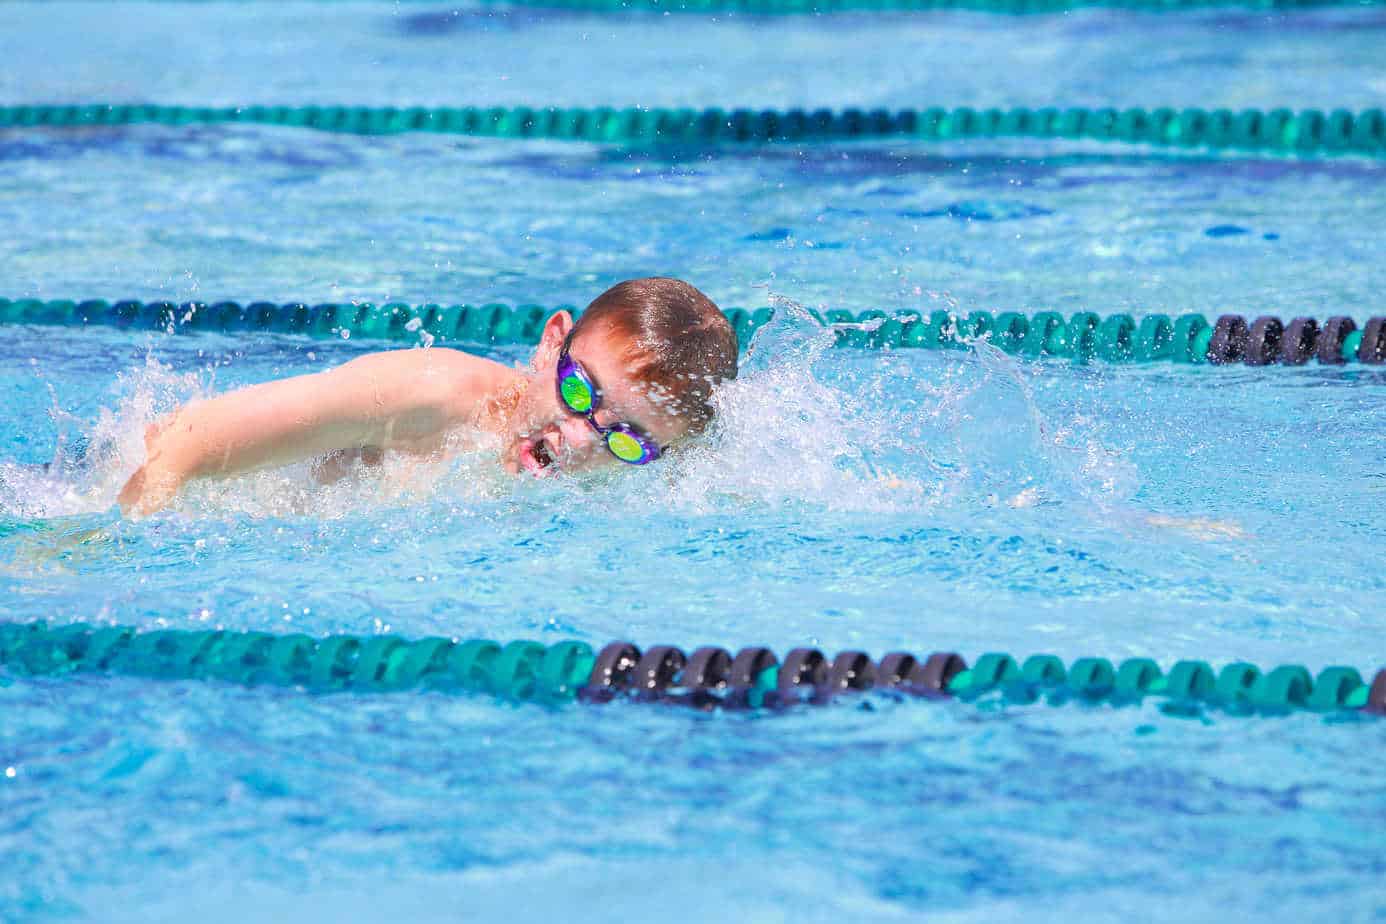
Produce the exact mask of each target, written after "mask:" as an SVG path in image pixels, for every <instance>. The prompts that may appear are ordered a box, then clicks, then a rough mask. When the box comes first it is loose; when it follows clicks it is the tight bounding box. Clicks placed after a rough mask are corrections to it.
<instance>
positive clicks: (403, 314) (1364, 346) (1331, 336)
mask: <svg viewBox="0 0 1386 924" xmlns="http://www.w3.org/2000/svg"><path fill="white" fill-rule="evenodd" d="M560 309H563V310H567V311H571V312H573V313H575V314H576V313H578V310H577V309H576V308H574V307H573V306H571V305H558V306H555V307H545V306H543V305H517V306H514V307H511V306H510V305H505V304H500V303H491V304H485V305H448V306H444V305H437V304H428V305H406V304H404V303H402V302H395V303H390V304H385V305H373V304H337V303H329V304H320V305H307V304H304V303H301V302H288V303H282V304H281V303H274V302H250V303H247V304H244V305H242V304H241V303H239V302H214V303H210V304H208V303H205V302H183V303H181V304H180V303H176V302H140V301H134V300H129V301H117V302H108V301H104V300H100V299H94V300H90V301H83V302H75V301H70V300H54V301H42V300H39V299H18V300H10V299H4V298H0V324H51V325H69V326H84V325H107V326H114V327H119V328H133V329H138V330H163V331H219V332H238V331H271V332H277V333H287V334H301V335H307V336H313V337H323V338H331V337H343V336H346V337H350V338H357V339H367V340H384V341H396V342H418V341H419V339H420V337H421V336H422V335H423V334H424V333H427V334H428V335H429V336H430V337H432V338H434V340H435V341H437V342H443V343H473V344H533V343H537V342H538V340H539V334H540V331H541V330H542V328H543V325H544V321H545V319H546V318H548V316H549V315H550V314H552V313H553V312H554V311H557V310H560ZM812 313H813V314H814V315H815V316H816V317H817V318H818V319H819V321H821V322H822V323H824V324H828V325H832V326H833V328H834V330H835V331H836V335H837V341H838V344H839V345H840V346H847V347H863V348H868V349H872V348H874V349H908V348H915V349H946V348H958V347H961V346H963V345H965V344H966V343H969V342H971V341H973V340H978V339H982V340H986V341H987V342H989V343H991V344H993V345H995V346H997V347H999V348H1000V349H1001V350H1003V351H1005V352H1007V353H1010V354H1013V355H1017V356H1024V357H1030V358H1040V357H1059V358H1068V359H1073V360H1077V361H1080V362H1084V361H1089V360H1099V361H1105V362H1173V363H1193V364H1213V365H1226V364H1232V363H1243V364H1246V365H1256V366H1262V365H1272V364H1277V365H1286V366H1298V365H1303V364H1304V363H1307V362H1309V361H1310V360H1314V361H1317V362H1318V363H1320V364H1323V365H1342V364H1345V363H1360V364H1363V365H1373V366H1376V365H1382V364H1383V363H1386V317H1374V318H1371V319H1369V320H1367V321H1366V322H1364V324H1363V325H1362V326H1361V327H1358V325H1357V322H1356V321H1354V320H1353V319H1352V318H1349V317H1345V316H1337V317H1330V318H1328V319H1327V320H1325V321H1323V322H1322V323H1320V322H1319V321H1317V320H1315V319H1314V318H1308V317H1301V318H1292V319H1291V320H1290V321H1288V322H1285V321H1281V320H1280V319H1279V318H1274V317H1269V316H1267V317H1259V318H1253V319H1251V320H1249V321H1248V320H1247V319H1246V318H1244V317H1242V316H1241V315H1235V314H1225V315H1222V316H1220V317H1218V318H1217V319H1215V320H1213V321H1211V322H1210V321H1209V320H1208V319H1207V318H1205V317H1204V316H1203V315H1200V314H1186V315H1182V316H1180V317H1177V318H1171V317H1169V316H1167V315H1163V314H1152V315H1146V316H1144V317H1142V318H1140V319H1139V320H1137V319H1136V318H1134V317H1133V316H1131V315H1129V314H1113V315H1108V316H1106V317H1102V316H1099V315H1097V314H1093V313H1092V312H1078V313H1076V314H1073V315H1071V316H1070V317H1068V318H1064V317H1063V315H1060V314H1059V313H1057V312H1053V311H1041V312H1038V313H1036V314H1032V315H1026V314H1021V313H1019V312H1014V311H1003V312H998V313H992V312H989V311H973V312H970V313H968V314H965V315H962V314H955V313H952V312H948V311H941V310H939V311H932V312H929V313H928V314H925V313H923V312H920V311H915V310H912V309H905V310H898V311H894V312H891V313H889V314H888V313H886V312H884V311H876V310H869V311H862V312H858V313H855V314H854V313H852V312H850V311H845V310H841V309H838V310H833V311H827V312H821V313H820V312H817V311H814V312H812ZM726 314H727V318H728V320H729V321H731V323H732V326H733V328H734V329H735V330H736V333H737V337H738V339H739V340H740V341H741V344H742V346H743V347H744V346H745V345H746V344H748V343H750V340H751V336H752V335H753V334H754V333H755V331H756V330H757V329H759V328H760V327H761V326H762V325H764V324H765V323H766V322H767V321H769V320H770V318H771V317H773V315H774V310H773V309H771V308H759V309H756V310H754V311H747V310H745V309H742V308H731V309H728V311H727V312H726Z"/></svg>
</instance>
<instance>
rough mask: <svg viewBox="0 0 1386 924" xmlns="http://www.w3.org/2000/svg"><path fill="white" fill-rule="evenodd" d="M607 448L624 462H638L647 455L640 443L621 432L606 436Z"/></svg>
mask: <svg viewBox="0 0 1386 924" xmlns="http://www.w3.org/2000/svg"><path fill="white" fill-rule="evenodd" d="M606 446H607V448H608V449H610V450H611V454H612V455H614V456H615V457H616V458H618V459H620V460H621V461H622V462H638V461H640V458H641V457H642V456H644V455H645V447H644V446H641V445H640V441H639V440H637V439H636V438H635V437H633V436H631V435H630V434H629V433H622V432H621V431H620V430H617V431H615V432H614V433H608V434H607V435H606Z"/></svg>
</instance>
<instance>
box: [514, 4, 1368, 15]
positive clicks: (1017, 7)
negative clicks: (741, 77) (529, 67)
mask: <svg viewBox="0 0 1386 924" xmlns="http://www.w3.org/2000/svg"><path fill="white" fill-rule="evenodd" d="M1381 2H1382V0H489V5H493V6H523V7H541V8H550V9H562V10H583V11H590V12H602V13H612V12H622V13H624V12H635V11H645V10H648V11H650V12H655V13H664V12H672V13H723V12H739V13H751V14H756V15H792V14H819V13H846V12H920V11H927V10H967V11H970V12H974V13H1000V14H1005V15H1024V14H1040V13H1062V12H1067V11H1070V10H1079V9H1087V8H1094V7H1100V8H1110V9H1121V10H1132V11H1140V12H1150V13H1164V12H1170V13H1172V12H1183V11H1189V10H1202V9H1224V8H1238V9H1251V10H1282V11H1289V10H1299V9H1314V8H1320V7H1336V6H1350V7H1351V6H1360V7H1369V6H1377V5H1379V4H1380V3H1381Z"/></svg>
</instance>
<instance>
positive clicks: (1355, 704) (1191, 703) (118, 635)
mask: <svg viewBox="0 0 1386 924" xmlns="http://www.w3.org/2000/svg"><path fill="white" fill-rule="evenodd" d="M0 667H5V668H7V669H8V670H9V671H11V672H12V673H15V674H19V675H26V676H55V675H63V674H70V673H109V674H126V675H133V676H140V677H151V678H160V679H169V680H220V681H226V682H231V683H241V684H279V685H288V686H299V687H304V688H307V689H309V690H314V691H324V692H328V691H339V692H348V691H356V692H373V693H374V692H388V691H397V690H406V689H432V690H455V691H472V692H484V693H490V694H493V695H495V696H499V697H503V698H505V699H509V700H519V701H529V702H540V703H548V704H561V703H565V702H570V701H572V700H575V699H577V700H582V701H584V702H592V703H602V702H609V701H611V700H614V699H632V700H636V701H646V702H660V703H668V704H674V705H684V706H691V707H694V708H699V709H715V708H726V709H735V708H757V709H784V708H789V707H795V706H799V705H826V704H828V703H831V702H833V701H835V700H837V699H839V698H845V697H848V696H851V695H862V694H868V693H872V692H875V693H878V694H886V695H893V696H921V697H931V698H944V697H950V698H956V699H960V700H965V701H971V700H977V699H979V698H982V697H989V698H993V699H994V698H1001V699H1003V700H1004V701H1007V702H1015V703H1033V702H1037V701H1041V700H1043V701H1045V702H1048V703H1050V704H1055V705H1057V704H1060V703H1066V702H1077V703H1088V704H1098V703H1106V704H1110V705H1130V704H1137V703H1140V702H1142V701H1143V700H1145V699H1154V700H1157V701H1159V703H1160V704H1161V708H1162V709H1164V710H1165V711H1166V712H1170V713H1173V714H1199V713H1202V712H1204V711H1206V710H1208V709H1218V710H1221V711H1224V712H1227V713H1232V714H1260V715H1284V714H1287V713H1290V712H1299V711H1310V712H1321V713H1345V712H1358V713H1363V712H1365V713H1373V714H1380V713H1382V712H1383V711H1386V669H1383V670H1380V671H1378V672H1377V673H1376V676H1375V678H1374V679H1373V680H1372V682H1371V683H1370V684H1368V683H1366V682H1365V681H1364V680H1363V679H1362V675H1361V674H1359V673H1358V672H1357V670H1355V669H1354V668H1351V667H1329V668H1325V669H1324V670H1322V671H1320V672H1319V674H1318V676H1317V677H1315V676H1313V675H1312V674H1311V673H1310V672H1309V670H1308V669H1307V668H1305V667H1303V666H1301V665H1298V664H1287V665H1284V666H1281V667H1276V668H1273V669H1270V670H1264V671H1263V670H1261V669H1260V668H1258V667H1256V666H1255V665H1253V664H1247V663H1245V662H1235V663H1232V664H1227V665H1225V666H1223V667H1222V668H1221V669H1218V670H1215V669H1214V668H1213V667H1212V666H1210V665H1209V664H1207V663H1205V662H1203V661H1180V662H1178V663H1176V664H1174V665H1173V666H1172V667H1171V668H1170V669H1169V671H1168V672H1166V671H1163V670H1162V669H1161V668H1160V667H1159V665H1157V664H1156V663H1155V662H1154V661H1152V660H1150V659H1149V658H1131V659H1128V660H1125V661H1122V662H1121V663H1119V664H1117V663H1113V662H1112V661H1109V660H1107V659H1105V658H1078V659H1077V660H1075V661H1073V662H1072V663H1069V664H1065V663H1064V662H1063V661H1062V660H1060V659H1059V658H1057V657H1055V656H1053V655H1044V654H1040V655H1034V656H1031V657H1029V658H1026V659H1024V660H1020V659H1018V658H1015V657H1013V656H1011V655H1008V654H1000V653H992V654H985V655H982V657H981V658H979V659H978V660H977V663H976V664H974V665H972V666H971V667H968V665H967V663H966V662H965V661H964V660H963V659H962V657H960V656H959V655H957V654H955V653H953V652H935V653H933V654H931V655H929V656H927V657H924V658H917V657H915V656H914V655H912V654H909V653H906V652H893V653H891V654H888V655H886V656H885V657H883V658H881V659H880V661H879V662H876V661H873V660H872V659H871V658H870V657H869V656H868V655H866V654H865V653H863V652H860V651H845V652H842V653H840V654H838V655H836V656H832V657H830V656H827V655H825V654H823V653H822V652H821V651H819V650H817V649H815V648H796V649H793V650H792V651H790V652H789V653H788V654H787V655H786V656H785V658H784V660H783V661H781V660H780V659H779V658H778V657H777V656H776V655H775V654H774V653H773V652H772V651H770V650H769V649H767V648H756V647H749V648H743V649H741V650H740V651H739V652H737V653H736V654H732V653H731V652H730V651H728V650H727V649H724V648H719V647H715V646H708V647H704V648H699V649H697V650H695V651H694V652H692V653H691V654H685V653H684V652H683V651H682V650H681V649H679V648H676V647H674V646H670V645H658V646H655V647H653V648H650V649H647V650H646V651H643V652H642V651H641V650H640V649H639V648H637V647H636V646H634V645H632V644H630V643H629V642H612V643H611V644H609V645H607V646H605V647H604V648H602V649H601V650H600V651H594V650H593V649H592V648H591V647H590V646H589V645H587V644H586V643H585V642H578V641H565V642H559V643H557V644H551V645H544V644H541V643H539V642H534V641H516V642H510V643H509V644H505V645H502V644H500V643H498V642H493V641H488V640H485V639H470V640H466V641H457V640H453V639H447V638H425V639H418V640H409V639H404V638H399V637H397V636H393V635H376V636H354V635H334V636H328V637H326V638H313V637H311V636H308V635H303V634H289V635H276V634H271V633H267V632H233V631H214V630H208V631H192V630H183V629H159V630H153V631H142V630H138V629H135V628H133V627H129V626H92V625H87V624H82V623H76V624H71V625H62V626H51V627H50V626H49V625H47V624H46V623H43V622H28V623H4V624H0Z"/></svg>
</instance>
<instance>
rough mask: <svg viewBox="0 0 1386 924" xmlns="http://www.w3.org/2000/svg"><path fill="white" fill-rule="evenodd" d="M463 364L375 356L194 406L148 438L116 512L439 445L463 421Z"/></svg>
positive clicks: (426, 355)
mask: <svg viewBox="0 0 1386 924" xmlns="http://www.w3.org/2000/svg"><path fill="white" fill-rule="evenodd" d="M469 360H470V358H469V357H465V355H464V354H460V353H454V352H452V351H447V350H399V351H394V352H388V353H374V354H371V355H368V356H362V357H360V358H358V359H354V360H352V361H351V362H349V363H346V364H344V365H342V366H339V367H337V368H336V369H332V370H330V371H328V372H320V373H316V374H313V375H303V376H297V377H295V378H291V379H283V380H280V381H277V382H266V383H264V384H261V385H252V386H250V387H249V388H242V389H239V390H237V391H233V392H228V393H226V394H224V395H218V396H217V397H215V398H209V399H206V400H201V401H194V402H191V403H189V404H187V405H185V406H183V407H181V408H179V409H178V410H176V411H174V412H173V413H172V414H171V415H169V416H168V417H165V418H164V419H163V420H161V421H159V422H158V423H156V424H154V425H153V426H151V427H150V428H149V430H148V431H147V432H146V434H145V443H146V445H147V447H148V450H149V451H148V457H147V459H146V461H145V464H144V465H143V466H142V467H141V468H140V469H139V470H138V471H136V472H135V474H134V475H132V476H131V478H130V480H129V482H127V483H126V485H125V487H124V488H123V489H122V490H121V492H120V497H119V501H120V505H121V508H122V509H123V510H125V511H126V512H134V513H138V514H148V513H152V512H154V511H155V510H158V509H159V508H160V507H162V506H164V505H165V504H167V503H168V502H169V501H170V500H172V498H173V497H174V496H175V495H176V494H177V493H178V491H179V489H180V488H182V486H183V485H184V484H185V483H187V482H188V481H190V480H191V479H194V478H209V477H227V476H231V475H237V474H241V473H243V472H250V471H254V470H256V469H262V468H271V467H274V466H279V465H286V464H288V463H291V462H297V461H300V460H303V459H309V458H312V457H314V456H318V455H322V454H323V453H327V452H331V451H333V450H338V449H361V448H366V447H372V448H378V449H390V448H395V447H401V446H411V445H417V444H418V443H419V442H420V441H423V440H427V439H429V438H432V437H436V436H438V435H440V434H441V433H443V432H444V431H445V430H446V429H447V428H448V427H449V426H451V425H453V424H454V423H456V422H457V418H458V417H459V416H460V410H461V408H462V405H463V404H464V402H463V401H461V400H460V399H459V392H460V391H462V390H464V389H465V384H466V379H467V378H468V376H467V374H466V370H467V367H468V362H469Z"/></svg>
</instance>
